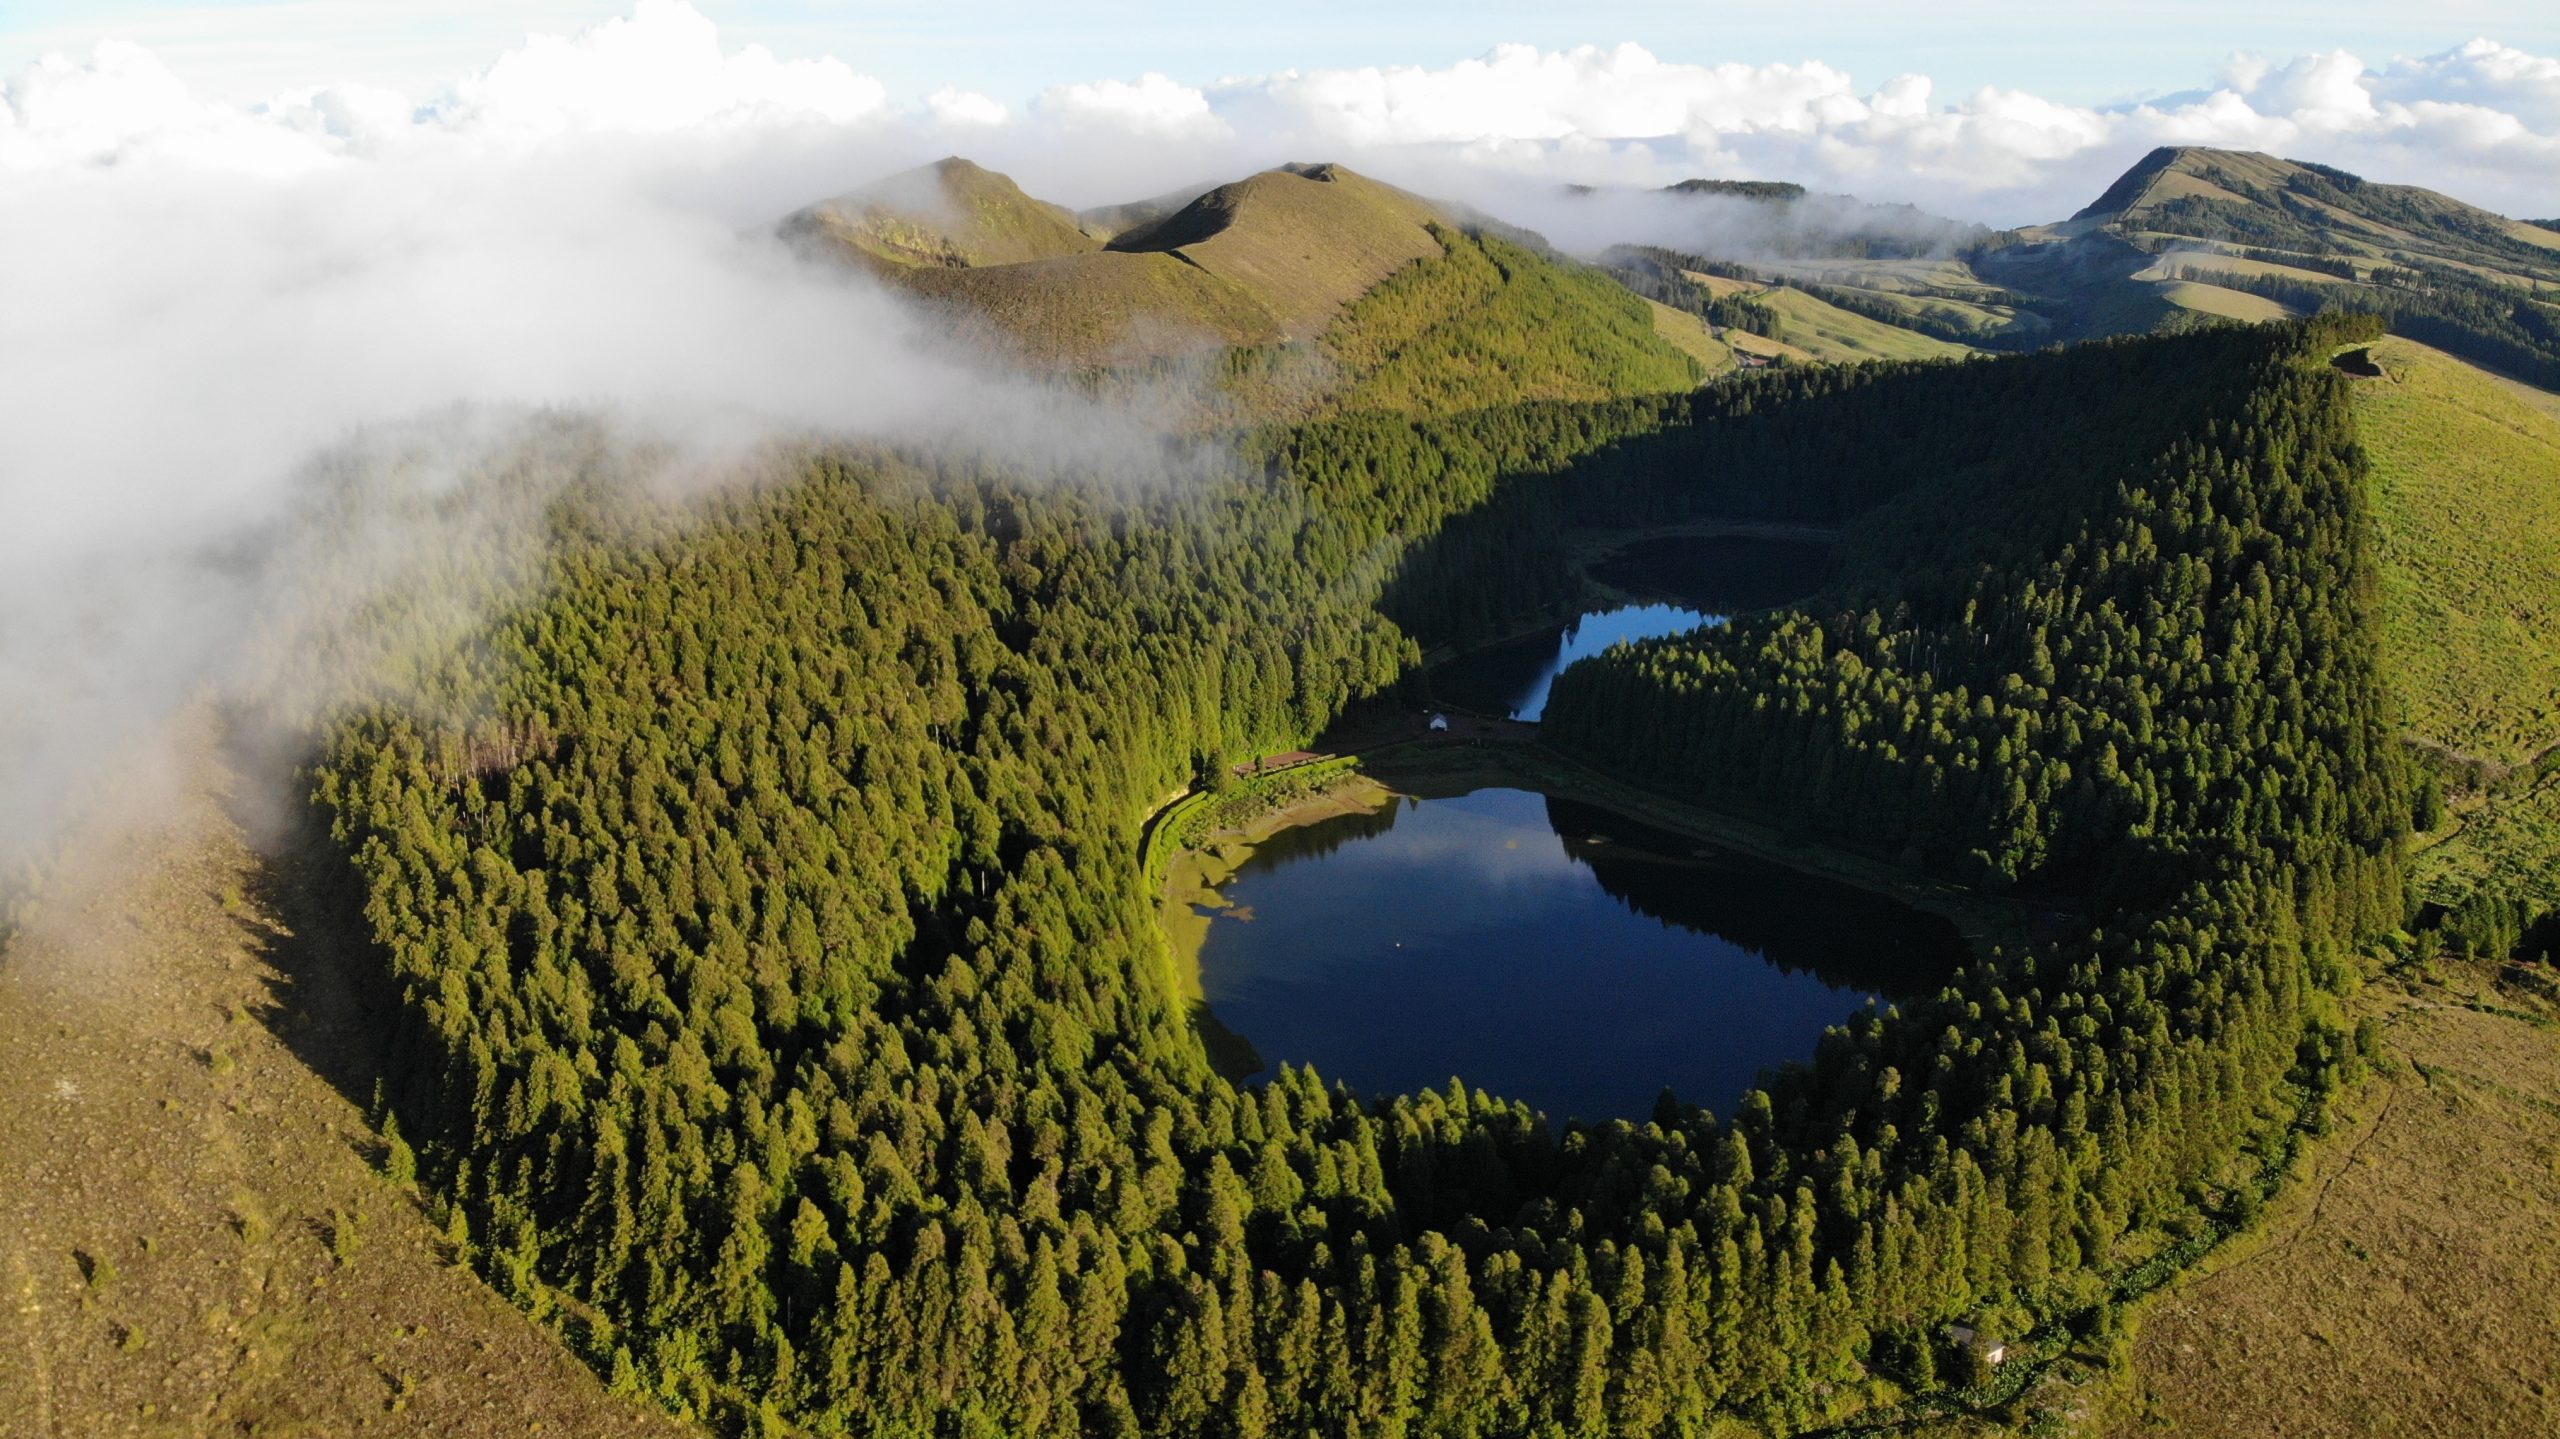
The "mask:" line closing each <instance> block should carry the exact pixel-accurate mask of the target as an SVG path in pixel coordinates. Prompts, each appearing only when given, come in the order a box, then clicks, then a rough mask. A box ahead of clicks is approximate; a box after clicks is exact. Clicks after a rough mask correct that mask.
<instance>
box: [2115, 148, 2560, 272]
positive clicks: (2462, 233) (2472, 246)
mask: <svg viewBox="0 0 2560 1439" xmlns="http://www.w3.org/2000/svg"><path fill="white" fill-rule="evenodd" d="M2146 170H2147V171H2148V173H2147V174H2146V173H2145V172H2146ZM2303 183H2308V184H2309V185H2310V186H2311V187H2312V188H2311V189H2310V190H2308V191H2305V190H2303V189H2301V188H2300V185H2301V184H2303ZM2282 195H2289V196H2290V197H2291V202H2290V203H2289V204H2279V203H2276V202H2274V201H2273V200H2272V199H2271V197H2275V196H2282ZM2180 201H2185V202H2188V204H2187V207H2186V208H2181V207H2180V206H2179V204H2178V202H2180ZM2198 205H2201V206H2203V207H2206V208H2205V210H2204V211H2203V212H2202V214H2201V215H2200V214H2199V212H2198V211H2197V210H2195V209H2194V208H2193V207H2194V206H2198ZM2092 213H2105V214H2106V215H2108V217H2109V224H2110V225H2111V226H2112V227H2113V228H2115V229H2117V230H2119V231H2120V232H2123V233H2128V234H2164V235H2184V234H2188V233H2191V232H2193V231H2194V230H2195V228H2196V227H2197V224H2198V222H2199V220H2200V219H2202V218H2203V217H2204V216H2208V215H2213V214H2217V213H2218V214H2224V215H2250V216H2254V217H2255V218H2256V220H2257V221H2258V222H2261V223H2264V224H2267V225H2270V226H2272V227H2274V230H2275V231H2277V232H2281V233H2270V234H2269V235H2267V236H2266V237H2265V238H2264V239H2262V240H2259V241H2257V242H2256V243H2262V244H2266V245H2269V246H2270V247H2272V248H2275V249H2303V250H2313V251H2317V252H2319V253H2328V254H2345V255H2353V256H2357V257H2361V258H2366V259H2374V260H2388V259H2390V258H2391V257H2393V256H2394V255H2397V254H2401V253H2414V254H2418V255H2423V256H2426V257H2428V258H2431V259H2436V260H2440V261H2443V262H2446V263H2450V264H2457V265H2462V266H2464V267H2466V268H2472V269H2476V270H2478V271H2480V272H2481V273H2488V274H2516V273H2525V272H2532V271H2540V272H2542V273H2544V274H2546V275H2555V274H2560V268H2555V267H2560V251H2550V250H2547V249H2545V250H2544V252H2543V253H2540V254H2535V253H2533V252H2531V251H2518V250H2516V249H2514V248H2513V247H2512V246H2507V247H2501V246H2498V245H2495V244H2492V243H2490V242H2489V240H2488V239H2484V238H2483V237H2509V238H2512V239H2516V240H2522V241H2524V243H2525V244H2527V245H2535V246H2539V245H2540V242H2539V241H2536V240H2534V239H2532V238H2531V237H2530V236H2528V235H2522V234H2519V233H2518V232H2517V231H2516V229H2515V228H2514V225H2515V222H2514V221H2511V220H2508V219H2506V218H2505V217H2503V216H2499V215H2493V214H2491V213H2489V212H2488V211H2486V210H2482V209H2479V208H2478V207H2476V206H2473V205H2468V204H2465V203H2463V202H2462V201H2460V200H2456V199H2453V198H2452V197H2450V196H2447V195H2440V194H2438V193H2436V192H2435V191H2433V190H2426V189H2420V188H2418V187H2416V186H2412V185H2379V184H2363V185H2360V186H2356V187H2354V188H2351V189H2344V188H2340V187H2338V186H2336V185H2333V184H2329V183H2327V182H2326V180H2325V177H2322V176H2319V175H2317V174H2316V172H2312V171H2310V170H2309V169H2308V168H2307V167H2305V166H2302V165H2299V164H2296V163H2295V162H2293V161H2290V160H2282V159H2278V158H2276V157H2275V156H2272V155H2263V154H2258V153H2255V152H2251V151H2243V150H2213V149H2204V148H2189V149H2184V150H2179V151H2176V152H2173V153H2171V154H2168V155H2165V156H2164V155H2160V154H2157V153H2155V154H2154V155H2153V156H2150V157H2146V158H2145V160H2144V161H2143V162H2142V164H2140V165H2137V166H2136V167H2135V168H2134V169H2133V170H2131V171H2128V172H2127V173H2126V175H2125V176H2124V178H2123V179H2121V180H2119V181H2118V182H2117V184H2116V186H2115V187H2113V188H2111V189H2110V190H2109V191H2108V193H2107V194H2106V195H2105V196H2102V197H2101V198H2100V200H2099V202H2098V203H2097V204H2096V205H2092V206H2091V207H2090V209H2089V210H2086V211H2083V212H2082V215H2083V216H2088V215H2090V214H2092ZM2528 228H2529V227H2528Z"/></svg>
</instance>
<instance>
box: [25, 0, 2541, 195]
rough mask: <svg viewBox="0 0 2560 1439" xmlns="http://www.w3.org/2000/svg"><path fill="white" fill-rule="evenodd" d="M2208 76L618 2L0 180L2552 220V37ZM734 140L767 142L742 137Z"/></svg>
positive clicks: (72, 148) (73, 126) (107, 49)
mask: <svg viewBox="0 0 2560 1439" xmlns="http://www.w3.org/2000/svg"><path fill="white" fill-rule="evenodd" d="M2198 79H2199V82H2200V83H2199V85H2198V87H2197V88H2195V89H2194V90H2191V91H2188V92H2185V93H2181V94H2178V95H2172V96H2166V97H2161V98H2158V99H2154V100H2151V101H2147V102H2142V103H2133V104H2126V105H2121V106H2113V107H2094V108H2093V107H2088V106H2079V105H2070V104H2063V103H2059V102H2056V101H2052V100H2048V99H2045V98H2042V97H2040V96H2038V95H2036V94H2034V93H2033V92H2032V90H2030V89H2025V88H2020V89H2006V88H1998V87H1986V88H1984V89H1981V90H1978V91H1976V92H1974V93H1972V94H1968V95H1954V96H1944V95H1940V94H1939V93H1938V92H1937V90H1936V88H1935V86H1933V84H1932V83H1931V81H1930V80H1929V79H1928V77H1926V76H1922V75H1898V76H1891V77H1885V78H1883V79H1882V81H1881V83H1875V84H1862V83H1860V82H1859V81H1858V80H1856V79H1854V78H1853V77H1852V76H1850V75H1849V74H1847V73H1846V72H1844V71H1842V70H1840V69H1837V68H1834V67H1832V66H1830V65H1826V64H1824V63H1822V62H1821V61H1819V60H1808V61H1805V62H1803V63H1799V64H1777V65H1759V66H1752V65H1740V64H1705V63H1689V62H1684V61H1677V60H1671V59H1666V58H1663V57H1661V56H1657V55H1655V54H1653V53H1652V52H1650V51H1648V50H1646V49H1645V48H1644V47H1642V46H1641V45H1636V44H1619V45H1615V46H1609V47H1601V46H1585V47H1581V48H1577V49H1572V50H1561V51H1549V50H1539V49H1535V48H1532V47H1529V46H1522V45H1508V46H1502V47H1498V48H1496V49H1494V50H1493V51H1491V52H1489V53H1487V54H1485V55H1482V56H1478V57H1475V58H1471V59H1462V60H1458V61H1456V62H1455V63H1452V64H1449V65H1445V66H1438V67H1426V66H1370V67H1361V68H1352V69H1327V70H1311V71H1304V72H1300V71H1286V72H1282V73H1278V74H1272V75H1263V76H1252V77H1242V78H1229V79H1223V80H1217V81H1214V82H1210V83H1205V84H1197V83H1188V82H1185V81H1183V80H1180V79H1177V78H1174V77H1169V76H1166V75H1162V74H1152V73H1151V74H1144V75H1138V76H1134V77H1127V76H1106V77H1098V78H1095V79H1091V80H1086V81H1079V82H1075V83H1068V84H1061V85H1058V86H1055V87H1053V88H1051V89H1049V90H1046V91H1044V92H1042V93H1040V94H1038V95H1036V96H1031V97H1025V98H1023V99H1021V100H1020V101H1019V102H1010V101H1008V100H1006V99H1004V98H1000V97H991V96H987V95H981V94H976V93H972V92H968V91H963V90H957V89H948V88H946V89H944V90H941V91H938V92H936V93H935V94H933V95H932V96H930V97H928V98H927V99H925V100H924V101H923V102H921V103H919V104H913V105H902V104H898V103H894V102H893V101H892V100H891V98H890V96H889V95H888V92H887V91H886V89H885V88H884V87H883V86H882V85H881V83H880V82H879V81H878V80H876V79H873V78H872V77H870V76H868V75H866V74H864V73H862V71H861V69H860V66H859V57H853V58H852V59H838V58H819V59H805V60H787V61H786V60H782V59H778V58H777V57H775V56H774V55H773V54H772V53H771V52H770V51H768V50H766V49H764V48H762V47H760V46H755V45H743V46H732V45H729V44H727V43H725V42H724V41H723V39H722V37H721V36H720V33H719V31H718V29H717V27H715V26H714V25H713V24H712V22H710V21H709V20H708V19H706V18H704V17H703V16H702V15H701V14H700V13H699V12H697V11H695V10H694V9H692V8H691V7H690V6H689V5H687V4H684V3H682V0H639V3H638V5H637V6H636V8H635V9H634V10H633V12H632V13H631V14H630V15H629V16H627V17H625V18H621V19H617V20H613V21H610V22H608V23H606V24H603V25H600V26H597V27H595V28H593V29H590V30H588V31H585V32H583V33H581V34H578V35H575V36H566V37H563V36H537V37H532V38H529V39H528V40H527V41H526V42H525V43H524V44H523V45H521V46H520V47H518V48H516V49H514V50H512V51H509V52H507V53H506V54H504V55H502V56H500V57H498V58H497V59H495V60H494V61H493V62H492V63H491V64H490V65H489V66H488V67H487V68H486V69H484V70H481V71H479V72H477V73H475V74H472V75H469V76H465V77H462V78H460V79H458V80H457V81H456V82H455V83H454V84H453V85H452V86H451V87H450V88H449V89H448V90H447V91H445V92H444V93H442V94H439V95H435V96H430V97H424V98H419V99H412V98H410V97H404V96H401V95H397V94H393V93H390V92H387V91H381V90H375V89H368V88H366V87H362V86H349V85H331V84H328V83H326V80H327V77H324V76H323V77H314V85H313V87H312V88H309V89H305V90H299V91H295V92H292V93H289V94H285V95H280V96H277V97H275V98H274V99H273V100H271V101H269V102H268V103H267V104H265V105H262V106H258V107H255V108H254V109H247V110H242V109H236V108H231V107H225V106H217V105H211V104H207V103H203V102H200V101H198V100H197V99H196V98H194V97H193V96H191V95H190V94H189V93H188V91H187V90H186V87H185V86H184V85H183V84H181V83H180V82H179V81H178V80H177V79H176V77H174V76H173V75H171V74H170V73H169V71H168V70H167V69H166V68H165V67H163V66H161V65H160V64H159V63H158V62H157V61H156V60H155V59H153V58H152V56H151V55H150V54H149V53H148V52H147V51H143V50H140V49H138V48H136V47H133V46H130V45H122V44H116V43H108V44H103V45H101V46H99V47H98V48H97V50H96V51H95V52H94V53H93V54H91V55H90V56H88V57H87V58H85V59H82V60H72V59H68V58H61V57H56V58H53V59H49V60H47V61H45V62H44V63H42V64H40V65H38V66H35V67H33V68H31V69H30V70H28V71H25V72H23V73H21V74H19V75H18V76H16V77H13V78H12V79H10V80H9V81H8V82H7V84H6V87H5V91H0V172H9V171H14V172H18V173H26V172H29V171H42V170H48V169H58V168H62V167H67V166H83V165H86V166H97V165H107V164H114V165H131V164H136V163H145V164H152V163H157V164H173V165H184V166H194V167H204V168H215V169H222V170H227V171H231V172H235V173H249V174H265V175H289V174H295V173H301V172H304V171H307V170H309V169H312V168H316V167H325V166H328V165H331V164H335V163H342V162H345V161H347V160H350V159H364V158H379V157H382V156H384V155H386V154H392V153H396V152H399V151H401V150H404V149H411V148H416V147H419V146H423V145H439V144H441V145H448V146H451V145H464V146H472V147H479V148H481V149H484V150H486V149H496V150H515V151H522V150H527V149H532V148H538V147H541V146H544V145H559V144H563V143H570V142H577V141H597V140H603V139H612V138H625V139H627V138H633V137H656V138H659V139H663V140H672V141H675V142H677V143H678V145H679V147H680V148H689V149H693V150H696V151H703V152H709V151H715V150H717V149H719V148H720V146H721V144H722V142H723V141H724V140H725V141H727V142H729V143H730V145H731V147H732V148H733V149H745V148H755V149H759V150H761V151H762V152H763V155H762V158H761V159H760V160H759V161H758V162H756V163H755V165H753V166H751V168H754V169H755V170H756V172H757V175H758V177H759V178H762V179H767V180H778V179H780V178H781V177H782V176H784V175H786V174H787V175H790V176H792V177H793V178H795V179H808V180H816V179H818V178H820V175H821V173H822V172H825V171H826V170H827V168H828V166H829V165H833V166H834V167H835V168H836V170H838V171H842V170H844V169H846V168H849V166H850V162H851V161H852V160H854V159H855V158H857V157H859V158H862V159H867V160H878V161H881V162H888V163H894V162H897V161H901V160H907V159H914V158H925V157H929V156H931V155H933V154H937V153H941V152H942V151H943V150H945V149H951V148H961V147H966V148H968V149H969V150H970V152H971V153H972V154H973V155H974V156H978V157H982V158H985V159H988V160H990V161H993V162H996V163H1000V164H1012V165H1015V166H1017V167H1019V168H1022V169H1024V170H1026V171H1029V172H1032V174H1033V175H1034V177H1035V178H1036V179H1037V180H1039V181H1041V182H1042V183H1043V185H1044V187H1045V188H1046V189H1047V190H1048V191H1049V192H1051V193H1054V194H1056V195H1057V197H1058V198H1061V199H1064V200H1067V201H1070V202H1072V203H1078V204H1091V203H1100V202H1105V201H1111V200H1121V199H1128V198H1132V197H1133V196H1134V195H1136V194H1139V193H1146V192H1147V190H1146V187H1147V186H1149V185H1156V186H1159V187H1160V186H1162V185H1165V184H1173V183H1180V182H1185V181H1189V180H1192V179H1195V178H1199V177H1201V176H1203V175H1207V174H1222V173H1225V171H1226V170H1227V169H1230V168H1233V167H1234V166H1236V165H1238V164H1258V163H1267V162H1269V161H1271V160H1275V159H1279V158H1284V157H1285V158H1301V159H1311V158H1335V159H1345V160H1349V161H1352V162H1353V163H1359V162H1361V161H1364V160H1365V161H1366V162H1367V163H1368V164H1369V165H1370V166H1371V167H1372V168H1376V169H1380V170H1382V171H1385V172H1386V173H1388V174H1390V175H1393V176H1399V177H1428V176H1449V177H1454V178H1452V179H1451V180H1449V181H1448V183H1450V184H1454V185H1457V186H1459V187H1460V188H1465V187H1466V185H1467V184H1468V183H1469V181H1468V179H1467V177H1469V176H1508V177H1515V178H1536V179H1539V180H1549V179H1553V180H1570V181H1580V182H1587V183H1646V184H1659V183H1664V182H1667V181H1668V180H1672V179H1678V178H1684V177H1687V176H1691V175H1700V174H1710V175H1718V176H1722V177H1726V178H1737V179H1749V178H1759V179H1787V180H1796V181H1799V182H1802V183H1805V184H1808V185H1811V186H1813V187H1815V188H1817V189H1835V190H1847V191H1852V192H1854V193H1857V194H1859V195H1861V196H1863V197H1865V198H1869V199H1876V200H1891V201H1904V202H1912V203H1920V204H1924V205H1927V206H1929V207H1931V208H1934V209H1938V210H1942V211H1945V212H1948V213H1952V214H1955V215H1957V216H1959V217H1960V218H1964V219H1970V220H1980V221H1984V222H1987V223H1991V224H2015V223H2028V222H2033V221H2037V220H2046V219H2053V218H2057V217H2059V216H2060V215H2064V214H2068V213H2069V212H2070V211H2071V210H2073V209H2076V208H2078V206H2079V205H2081V204H2084V203H2086V202H2087V200H2088V199H2089V198H2090V197H2091V196H2093V195H2095V194H2096V193H2097V191H2098V190H2099V189H2100V188H2102V187H2103V186H2104V184H2105V182H2106V181H2107V179H2109V178H2110V177H2111V176H2112V175H2113V174H2114V173H2116V172H2117V171H2118V170H2120V169H2121V168H2122V167H2123V166H2124V165H2126V164H2128V163H2130V162H2131V161H2132V159H2134V158H2135V157H2137V156H2139V155H2140V154H2141V153H2142V152H2143V151H2145V150H2147V149H2149V148H2150V147H2152V146H2154V145H2160V144H2202V145H2225V146H2233V147H2239V148H2250V149H2264V150H2271V151H2276V152H2279V153H2282V154H2286V155H2289V156H2292V157H2295V158H2301V159H2311V160H2318V161H2322V162H2325V163H2329V164H2334V165H2341V166H2344V167H2346V168H2349V169H2353V170H2357V171H2359V172H2360V173H2365V174H2367V175H2368V176H2369V177H2371V178H2375V179H2381V180H2395V181H2405V182H2415V183H2426V184H2430V185H2433V186H2435V187H2437V188H2441V189H2446V190H2448V191H2451V192H2453V193H2455V194H2458V195H2460V196H2462V197H2463V198H2466V199H2470V200H2472V201H2474V202H2476V203H2480V204H2483V205H2487V206H2489V207H2491V208H2495V209H2500V210H2502V211H2505V212H2506V213H2510V214H2525V215H2539V214H2548V213H2552V212H2555V211H2560V58H2554V57H2550V56H2539V55H2534V54H2530V53H2527V52H2525V51H2522V50H2519V49H2516V48H2514V47H2512V46H2509V45H2505V44H2501V43H2498V42H2496V41H2493V40H2487V39H2479V40H2473V41H2470V42H2469V43H2467V44H2463V45H2458V46H2455V47H2453V48H2450V49H2446V50H2443V51H2440V52H2437V53H2434V54H2428V55H2421V56H2415V57H2407V56H2394V57H2390V58H2387V59H2383V60H2380V61H2368V60H2367V59H2365V58H2362V57H2358V56H2355V55H2351V54H2348V53H2346V52H2344V51H2332V52H2327V53H2321V54H2311V55H2302V56H2295V57H2290V58H2285V59H2281V60H2279V59H2271V58H2268V57H2261V56H2254V55H2241V56H2235V57H2230V58H2229V59H2228V60H2227V61H2226V62H2224V63H2222V64H2221V65H2220V68H2219V69H2218V70H2217V71H2215V72H2214V73H2212V74H2210V75H2206V74H2204V73H2202V66H2201V65H2200V73H2199V76H2198ZM750 136H753V137H756V138H757V139H758V140H759V141H760V142H761V143H760V144H759V145H757V146H754V147H748V146H745V145H743V144H742V143H741V142H743V141H744V140H745V139H746V138H747V137H750ZM777 155H780V156H796V157H799V158H800V159H802V160H805V161H807V162H808V163H807V165H806V167H805V168H797V167H794V166H793V165H791V164H790V163H789V162H788V161H784V160H777V159H776V158H775V157H776V156H777ZM1186 166H1189V167H1191V168H1185V167H1186ZM1203 166H1206V167H1210V168H1205V169H1204V168H1199V167H1203ZM859 178H862V177H861V176H858V175H856V176H848V175H844V174H842V173H838V174H836V175H835V176H834V178H833V180H832V181H830V182H829V183H831V184H833V185H835V186H836V187H838V188H841V186H842V185H843V184H846V183H850V182H851V181H852V180H854V179H859ZM809 197H810V196H809V195H808V194H801V195H798V196H796V197H790V198H789V203H797V202H798V201H800V200H805V199H807V198H809ZM760 198H771V199H772V200H773V201H774V203H783V199H782V197H778V196H773V197H765V196H761V194H760Z"/></svg>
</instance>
